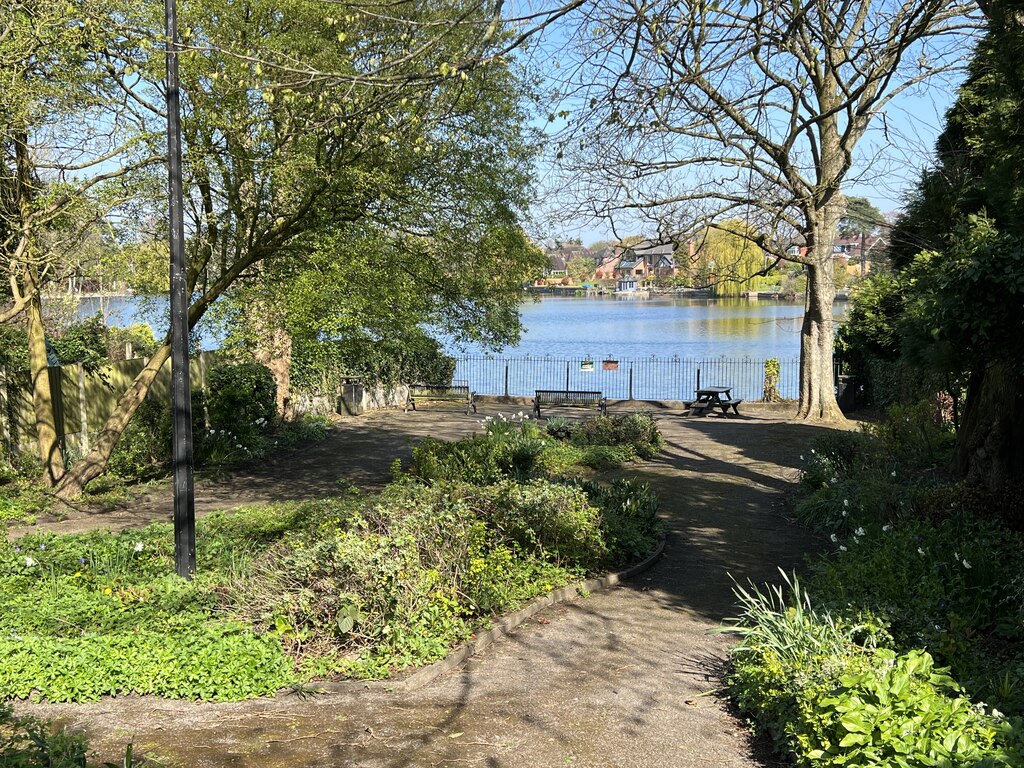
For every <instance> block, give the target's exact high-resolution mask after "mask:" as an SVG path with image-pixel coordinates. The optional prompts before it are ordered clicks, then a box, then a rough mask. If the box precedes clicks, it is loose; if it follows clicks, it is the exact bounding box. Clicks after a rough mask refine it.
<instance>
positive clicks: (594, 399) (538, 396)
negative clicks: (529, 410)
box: [533, 389, 608, 419]
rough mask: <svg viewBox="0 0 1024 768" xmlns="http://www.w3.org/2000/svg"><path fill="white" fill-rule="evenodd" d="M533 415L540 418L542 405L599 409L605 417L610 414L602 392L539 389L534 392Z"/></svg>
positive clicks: (606, 400)
mask: <svg viewBox="0 0 1024 768" xmlns="http://www.w3.org/2000/svg"><path fill="white" fill-rule="evenodd" d="M534 392H535V397H534V398H533V415H534V416H535V417H536V418H538V419H539V418H540V407H541V406H542V405H552V406H563V407H567V408H597V409H599V410H600V411H601V415H602V416H604V415H605V413H607V412H608V399H607V398H606V397H604V395H603V394H602V393H601V392H593V391H587V390H580V389H537V390H534Z"/></svg>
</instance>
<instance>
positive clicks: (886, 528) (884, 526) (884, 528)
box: [882, 525, 892, 533]
mask: <svg viewBox="0 0 1024 768" xmlns="http://www.w3.org/2000/svg"><path fill="white" fill-rule="evenodd" d="M891 530H892V526H891V525H883V526H882V533H888V532H889V531H891Z"/></svg>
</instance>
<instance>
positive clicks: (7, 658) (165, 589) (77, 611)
mask: <svg viewBox="0 0 1024 768" xmlns="http://www.w3.org/2000/svg"><path fill="white" fill-rule="evenodd" d="M247 512H248V514H242V515H237V516H232V519H231V521H230V523H228V524H225V522H224V516H218V515H215V516H213V517H211V518H207V519H204V520H202V521H200V523H199V525H198V530H197V538H198V551H199V557H200V562H199V572H200V576H199V577H198V578H197V579H196V580H195V581H192V582H186V581H183V580H181V579H178V578H177V577H176V576H174V575H173V536H172V535H171V529H170V526H169V525H166V524H154V525H151V526H149V527H147V528H145V529H143V530H141V531H123V532H121V533H119V534H110V533H106V532H100V531H97V532H91V533H88V534H78V535H72V536H59V537H58V536H53V535H39V536H25V537H23V538H21V539H19V540H18V541H17V542H16V543H14V544H4V545H0V599H2V601H3V604H4V606H5V610H4V612H3V614H2V615H0V659H2V661H0V685H2V686H3V689H4V690H5V691H7V692H8V693H9V695H11V696H14V697H16V698H25V697H29V696H41V697H45V698H47V699H49V700H52V701H86V700H95V699H97V698H99V697H100V696H103V695H110V694H118V693H137V694H149V693H152V694H157V695H162V696H169V697H184V698H209V699H219V700H234V699H240V698H249V697H252V696H257V695H266V694H270V693H273V692H274V691H275V690H277V689H278V688H280V687H282V686H284V685H286V684H288V683H289V682H291V681H292V680H293V679H294V675H293V672H292V669H291V664H290V663H289V661H288V660H287V659H286V658H285V656H284V655H283V653H282V650H281V647H280V645H279V644H278V643H276V642H275V641H274V639H273V638H272V637H269V636H266V635H257V634H255V633H254V632H253V631H252V629H251V628H248V627H246V626H244V625H243V624H241V623H239V622H238V621H237V620H234V619H232V618H231V617H230V616H227V615H225V614H224V613H223V611H222V610H220V609H218V599H219V598H218V591H217V590H218V585H219V584H223V583H224V582H225V581H226V580H227V579H228V578H230V577H231V576H232V575H233V573H234V572H235V570H236V569H238V568H240V567H244V563H245V561H246V559H247V558H248V557H249V556H250V555H251V554H252V553H253V552H254V551H257V552H258V551H259V550H260V549H265V548H266V546H268V541H272V540H274V539H276V538H277V537H279V536H280V533H281V530H282V528H285V527H290V526H294V525H295V524H296V522H297V521H299V520H302V519H304V517H303V515H304V514H306V513H305V511H302V513H301V514H300V513H299V512H297V511H296V508H295V506H294V505H292V506H285V507H282V508H280V509H279V510H272V511H260V510H247Z"/></svg>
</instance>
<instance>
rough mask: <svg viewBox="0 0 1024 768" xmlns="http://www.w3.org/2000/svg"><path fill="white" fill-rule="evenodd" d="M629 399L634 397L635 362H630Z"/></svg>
mask: <svg viewBox="0 0 1024 768" xmlns="http://www.w3.org/2000/svg"><path fill="white" fill-rule="evenodd" d="M629 399H630V400H632V399H633V364H632V363H630V364H629Z"/></svg>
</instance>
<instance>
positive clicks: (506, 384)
mask: <svg viewBox="0 0 1024 768" xmlns="http://www.w3.org/2000/svg"><path fill="white" fill-rule="evenodd" d="M505 399H506V400H508V360H506V361H505Z"/></svg>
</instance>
